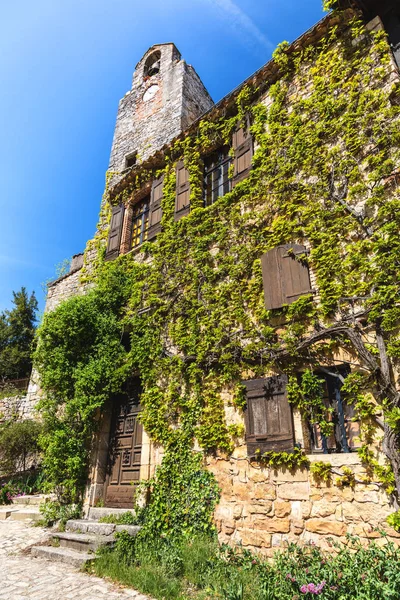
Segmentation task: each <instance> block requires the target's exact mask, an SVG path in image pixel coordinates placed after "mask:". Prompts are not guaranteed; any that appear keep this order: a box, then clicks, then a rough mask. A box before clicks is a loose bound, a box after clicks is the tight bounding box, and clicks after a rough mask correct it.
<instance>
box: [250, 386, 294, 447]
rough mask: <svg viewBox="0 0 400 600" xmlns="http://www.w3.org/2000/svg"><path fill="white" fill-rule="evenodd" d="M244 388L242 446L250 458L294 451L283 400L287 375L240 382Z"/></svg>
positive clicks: (289, 415)
mask: <svg viewBox="0 0 400 600" xmlns="http://www.w3.org/2000/svg"><path fill="white" fill-rule="evenodd" d="M242 383H243V385H244V386H245V388H246V395H247V408H246V410H245V422H246V443H247V450H248V453H249V455H250V456H252V455H254V454H256V453H258V452H259V451H260V452H269V451H274V452H288V451H290V450H293V448H294V433H293V418H292V409H291V407H290V404H289V402H288V399H287V391H286V384H287V376H286V375H277V376H275V377H267V378H265V379H251V380H249V381H243V382H242Z"/></svg>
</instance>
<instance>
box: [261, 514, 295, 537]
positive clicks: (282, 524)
mask: <svg viewBox="0 0 400 600" xmlns="http://www.w3.org/2000/svg"><path fill="white" fill-rule="evenodd" d="M254 529H256V530H263V531H269V533H289V531H290V524H289V519H276V518H275V517H271V518H269V519H263V520H258V521H254Z"/></svg>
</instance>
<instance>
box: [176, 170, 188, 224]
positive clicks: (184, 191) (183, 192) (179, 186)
mask: <svg viewBox="0 0 400 600" xmlns="http://www.w3.org/2000/svg"><path fill="white" fill-rule="evenodd" d="M189 211H190V184H189V171H188V170H187V169H186V168H185V165H184V164H183V161H182V160H180V161H179V162H178V163H177V165H176V198H175V221H179V219H181V218H182V217H185V216H186V215H188V214H189Z"/></svg>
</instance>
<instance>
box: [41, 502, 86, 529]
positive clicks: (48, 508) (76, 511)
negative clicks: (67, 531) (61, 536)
mask: <svg viewBox="0 0 400 600" xmlns="http://www.w3.org/2000/svg"><path fill="white" fill-rule="evenodd" d="M39 510H40V512H41V514H42V519H41V520H40V521H38V524H39V525H42V526H43V527H50V526H51V525H54V524H55V523H58V525H59V528H60V529H64V527H65V524H66V522H67V521H69V519H79V518H80V517H81V514H82V505H81V504H61V502H57V501H54V500H46V502H44V503H43V504H41V505H40V507H39Z"/></svg>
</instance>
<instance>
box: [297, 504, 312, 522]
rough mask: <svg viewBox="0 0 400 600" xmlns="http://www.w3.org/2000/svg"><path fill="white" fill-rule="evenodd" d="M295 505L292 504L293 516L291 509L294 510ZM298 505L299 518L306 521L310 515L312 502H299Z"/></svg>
mask: <svg viewBox="0 0 400 600" xmlns="http://www.w3.org/2000/svg"><path fill="white" fill-rule="evenodd" d="M295 504H297V503H296V502H292V514H294V513H293V508H294V505H295ZM300 504H301V507H300V508H301V516H302V517H303V518H304V519H308V517H309V516H310V515H311V508H312V502H310V501H308V500H306V501H305V502H301V503H300ZM296 516H298V515H296Z"/></svg>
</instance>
